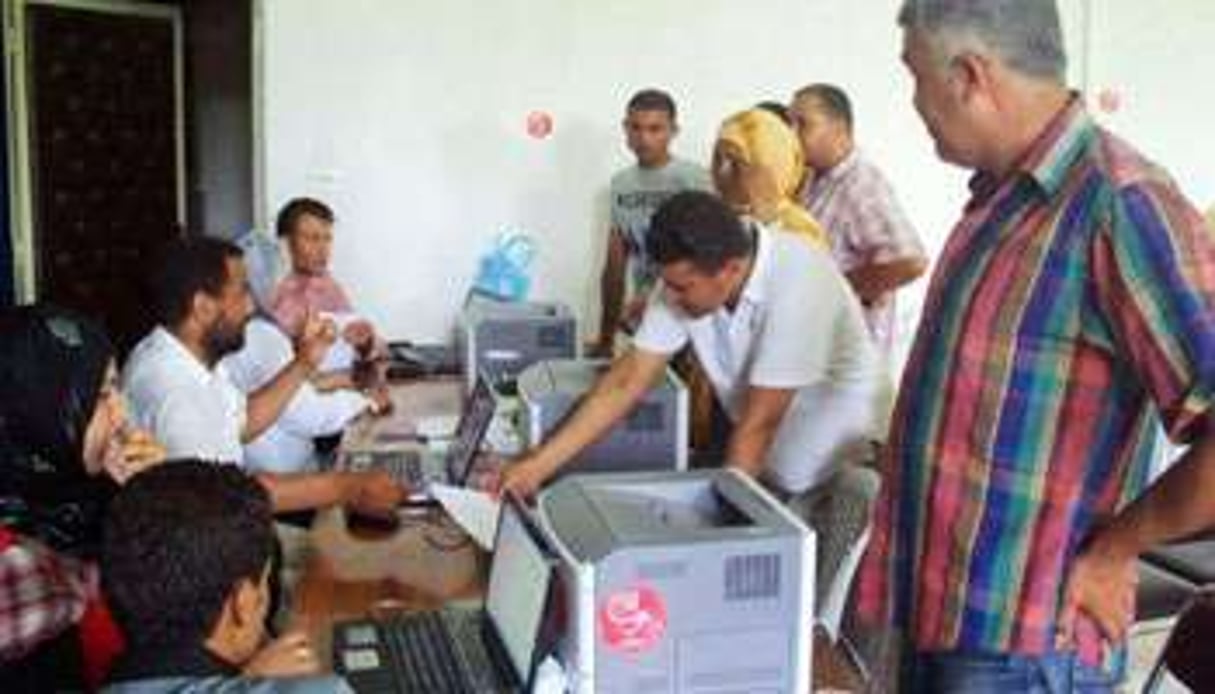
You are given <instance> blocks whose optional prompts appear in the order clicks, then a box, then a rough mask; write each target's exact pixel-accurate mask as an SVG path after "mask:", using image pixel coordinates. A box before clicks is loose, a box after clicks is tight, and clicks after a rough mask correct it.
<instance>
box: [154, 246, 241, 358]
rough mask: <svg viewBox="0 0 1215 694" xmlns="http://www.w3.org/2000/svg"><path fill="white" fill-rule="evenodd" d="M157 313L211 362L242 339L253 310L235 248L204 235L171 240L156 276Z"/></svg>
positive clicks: (232, 349)
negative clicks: (197, 347)
mask: <svg viewBox="0 0 1215 694" xmlns="http://www.w3.org/2000/svg"><path fill="white" fill-rule="evenodd" d="M157 300H158V304H159V319H160V322H161V324H163V325H164V326H165V327H166V328H168V329H169V330H170V331H172V332H173V333H175V334H176V335H178V336H179V337H180V338H182V339H183V341H185V342H187V343H197V345H198V346H199V347H200V348H201V349H203V350H204V352H205V355H203V357H204V360H205V361H207V362H209V363H212V364H214V363H215V362H217V361H219V359H220V358H222V357H223V356H224V355H225V354H229V353H231V352H236V351H238V350H240V348H241V347H243V346H244V344H245V323H246V322H248V320H249V318H250V316H252V315H253V298H252V296H251V295H250V293H249V282H248V271H247V270H246V268H245V260H244V256H243V253H242V252H241V250H240V248H239V247H237V246H236V245H234V244H232V243H230V242H228V241H224V240H223V239H217V238H213V237H209V236H199V237H194V238H188V239H181V240H178V241H174V242H172V243H171V244H170V245H169V247H168V248H167V249H166V251H165V253H164V255H163V257H162V258H161V261H160V268H159V274H158V278H157Z"/></svg>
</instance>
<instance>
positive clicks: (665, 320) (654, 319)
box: [633, 288, 688, 356]
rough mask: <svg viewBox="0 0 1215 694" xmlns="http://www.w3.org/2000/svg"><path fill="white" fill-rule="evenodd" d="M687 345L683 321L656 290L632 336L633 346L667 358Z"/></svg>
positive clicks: (660, 291) (686, 333) (659, 291)
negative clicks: (635, 332)
mask: <svg viewBox="0 0 1215 694" xmlns="http://www.w3.org/2000/svg"><path fill="white" fill-rule="evenodd" d="M687 343H688V329H687V327H686V326H685V325H684V319H683V318H682V317H681V316H680V315H677V314H676V312H675V309H673V308H671V306H669V305H668V304H667V302H666V300H665V299H663V298H662V290H661V288H659V289H656V290H655V291H654V294H653V295H652V296H651V297H650V303H649V304H648V305H647V306H646V309H645V315H644V316H643V317H642V319H641V326H640V327H639V328H638V329H637V334H636V335H634V336H633V345H634V346H636V347H637V348H638V349H642V350H645V351H647V352H654V353H656V354H665V355H668V356H669V355H672V354H674V353H676V352H678V351H679V350H680V349H682V348H683V346H684V345H686V344H687Z"/></svg>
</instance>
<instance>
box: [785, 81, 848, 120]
mask: <svg viewBox="0 0 1215 694" xmlns="http://www.w3.org/2000/svg"><path fill="white" fill-rule="evenodd" d="M808 97H813V98H815V99H818V103H819V105H820V106H821V107H822V109H823V111H825V112H826V113H827V115H829V116H831V117H832V118H835V119H836V120H839V121H843V123H844V127H846V128H848V131H849V132H851V131H852V100H851V99H849V98H848V93H847V92H845V91H844V90H843V89H840V88H839V87H837V86H835V85H834V84H822V83H820V84H812V85H810V86H808V87H802V88H801V89H799V90H797V93H796V94H795V95H794V98H797V99H802V98H808Z"/></svg>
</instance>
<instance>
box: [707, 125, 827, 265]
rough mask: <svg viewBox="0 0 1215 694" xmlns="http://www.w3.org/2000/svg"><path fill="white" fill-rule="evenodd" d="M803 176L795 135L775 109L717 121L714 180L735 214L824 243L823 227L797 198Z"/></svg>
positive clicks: (798, 144)
mask: <svg viewBox="0 0 1215 694" xmlns="http://www.w3.org/2000/svg"><path fill="white" fill-rule="evenodd" d="M805 176H806V168H805V162H804V160H803V159H802V148H801V144H800V143H799V142H798V140H797V135H796V134H794V132H793V130H792V129H791V128H789V126H787V125H785V123H784V122H782V121H781V119H780V118H779V117H777V116H776V115H775V114H773V113H770V112H769V111H765V110H763V109H761V108H753V109H750V110H747V111H743V112H741V113H737V114H735V115H733V116H730V117H729V118H727V119H726V120H725V122H723V123H722V125H721V130H720V131H719V132H718V134H717V145H716V146H715V147H714V148H713V183H714V185H716V186H717V191H718V193H720V194H721V196H722V198H723V199H725V201H726V202H728V203H730V205H731V206H733V207H734V209H735V210H736V211H737V212H739V213H740V214H745V215H748V216H750V217H752V218H754V219H757V220H759V221H761V222H764V223H769V224H773V225H774V226H776V227H779V228H782V229H784V230H786V231H790V232H793V233H795V234H800V235H802V236H804V237H805V238H806V239H807V240H808V241H810V242H811V243H813V244H815V245H817V246H819V247H821V248H827V247H828V245H829V243H830V242H829V241H828V238H827V233H826V230H825V229H823V227H822V225H820V224H819V223H818V222H816V221H815V220H814V218H813V217H811V216H810V213H809V212H807V211H806V210H805V208H803V207H802V206H801V205H800V204H798V203H797V201H796V195H797V190H798V188H799V187H800V186H801V183H802V179H803V178H804V177H805Z"/></svg>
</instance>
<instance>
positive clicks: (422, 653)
mask: <svg viewBox="0 0 1215 694" xmlns="http://www.w3.org/2000/svg"><path fill="white" fill-rule="evenodd" d="M385 632H386V636H387V640H388V647H389V649H390V650H391V651H392V653H393V659H392V660H393V664H394V666H395V667H396V668H397V673H396V674H397V677H398V680H397V681H398V682H399V683H401V684H402V685H404V687H405V689H404V691H407V692H443V693H446V692H452V693H453V694H455V693H459V694H463V693H464V692H468V693H470V694H471V693H473V692H476V691H478V690H477V689H475V688H474V687H473V685H472V683H470V682H468V681H467V680H466V679H465V678H464V674H463V673H462V672H461V670H460V657H459V655H457V651H456V648H455V645H454V643H453V642H452V638H451V635H449V634H448V632H447V628H446V626H445V625H444V620H443V617H442V616H441V615H440V614H439V613H438V612H432V613H423V614H418V615H414V616H410V617H407V618H405V619H403V620H402V621H401V622H399V623H398V624H394V625H392V626H391V627H389V628H387V629H385Z"/></svg>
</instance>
